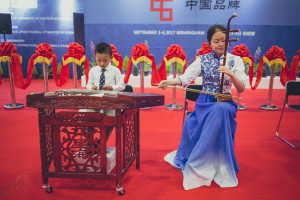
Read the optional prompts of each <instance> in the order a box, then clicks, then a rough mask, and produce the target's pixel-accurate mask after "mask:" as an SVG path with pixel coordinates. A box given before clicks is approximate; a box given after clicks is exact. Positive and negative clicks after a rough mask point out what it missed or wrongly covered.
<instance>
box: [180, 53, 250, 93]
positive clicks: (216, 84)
mask: <svg viewBox="0 0 300 200" xmlns="http://www.w3.org/2000/svg"><path fill="white" fill-rule="evenodd" d="M223 57H224V55H222V56H221V57H220V58H218V57H217V55H216V54H215V52H214V51H213V52H212V53H209V54H205V55H201V56H199V57H198V58H197V59H196V60H195V61H194V62H193V63H192V64H191V65H190V66H189V67H188V68H187V69H186V71H185V72H184V74H183V75H181V76H180V77H179V79H180V80H181V84H182V85H186V84H189V83H190V82H192V81H193V80H195V79H196V78H197V76H199V75H200V74H201V72H202V75H203V83H202V84H203V91H208V92H215V93H219V92H220V79H221V75H220V73H219V72H217V71H216V70H217V69H218V68H219V66H220V63H222V64H223ZM226 66H227V67H228V68H229V70H231V71H232V72H233V73H234V74H235V76H236V77H237V78H238V79H239V80H241V81H242V82H243V83H244V85H245V83H246V78H247V76H246V74H245V66H244V63H243V60H242V59H241V58H240V57H239V56H235V55H232V54H230V53H227V59H226ZM231 86H232V81H231V79H230V77H229V76H227V75H226V74H224V84H223V90H222V91H223V92H224V93H227V92H229V93H230V92H231Z"/></svg>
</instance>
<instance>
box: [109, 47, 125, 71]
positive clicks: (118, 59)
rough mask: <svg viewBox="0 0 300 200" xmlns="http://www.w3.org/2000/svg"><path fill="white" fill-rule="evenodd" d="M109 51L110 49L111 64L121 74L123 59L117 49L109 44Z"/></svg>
mask: <svg viewBox="0 0 300 200" xmlns="http://www.w3.org/2000/svg"><path fill="white" fill-rule="evenodd" d="M110 46H111V49H112V56H113V59H112V62H113V63H114V64H115V65H116V66H117V67H118V68H119V70H120V72H121V73H122V68H123V58H122V56H121V55H120V54H119V53H118V50H117V48H116V47H115V45H113V44H110Z"/></svg>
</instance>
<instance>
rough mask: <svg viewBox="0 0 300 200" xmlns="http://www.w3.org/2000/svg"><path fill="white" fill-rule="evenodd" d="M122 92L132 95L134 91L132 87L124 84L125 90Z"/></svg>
mask: <svg viewBox="0 0 300 200" xmlns="http://www.w3.org/2000/svg"><path fill="white" fill-rule="evenodd" d="M122 92H132V93H134V89H133V87H132V85H129V84H125V89H124V90H123V91H122Z"/></svg>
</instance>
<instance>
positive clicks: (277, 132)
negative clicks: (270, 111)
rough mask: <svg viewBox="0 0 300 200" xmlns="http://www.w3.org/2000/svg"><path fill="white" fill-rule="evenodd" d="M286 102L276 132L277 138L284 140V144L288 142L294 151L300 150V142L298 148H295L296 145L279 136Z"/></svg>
mask: <svg viewBox="0 0 300 200" xmlns="http://www.w3.org/2000/svg"><path fill="white" fill-rule="evenodd" d="M286 100H287V99H286ZM286 100H285V101H284V104H283V108H282V112H281V115H280V119H279V122H278V126H277V130H276V135H277V137H279V138H280V139H281V140H283V141H284V142H286V143H287V144H289V145H290V146H291V147H293V148H294V149H298V148H299V147H300V142H299V144H298V145H297V146H295V145H293V144H292V143H290V142H289V141H287V140H286V139H284V138H283V137H281V136H280V135H279V127H280V123H281V120H282V117H283V112H284V108H285V104H286Z"/></svg>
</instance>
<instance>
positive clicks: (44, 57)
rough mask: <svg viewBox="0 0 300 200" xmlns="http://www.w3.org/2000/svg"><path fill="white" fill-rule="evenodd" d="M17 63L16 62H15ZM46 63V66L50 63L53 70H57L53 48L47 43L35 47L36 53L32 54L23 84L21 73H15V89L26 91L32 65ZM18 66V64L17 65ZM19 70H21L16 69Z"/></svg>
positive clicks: (19, 71)
mask: <svg viewBox="0 0 300 200" xmlns="http://www.w3.org/2000/svg"><path fill="white" fill-rule="evenodd" d="M15 62H18V61H15ZM43 62H45V63H47V65H50V64H51V63H52V67H53V69H54V68H56V69H57V58H56V55H55V54H54V53H53V48H52V46H50V45H49V44H48V43H41V44H39V45H38V46H37V47H36V53H35V54H33V55H32V56H31V57H30V59H29V61H28V65H27V78H26V81H25V82H23V72H22V70H18V71H16V74H17V76H15V74H14V76H15V83H16V87H18V88H22V89H26V88H27V87H28V86H29V85H30V83H31V77H32V71H33V68H34V65H35V64H36V63H43ZM17 65H19V63H18V64H17ZM18 69H21V68H18Z"/></svg>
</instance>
